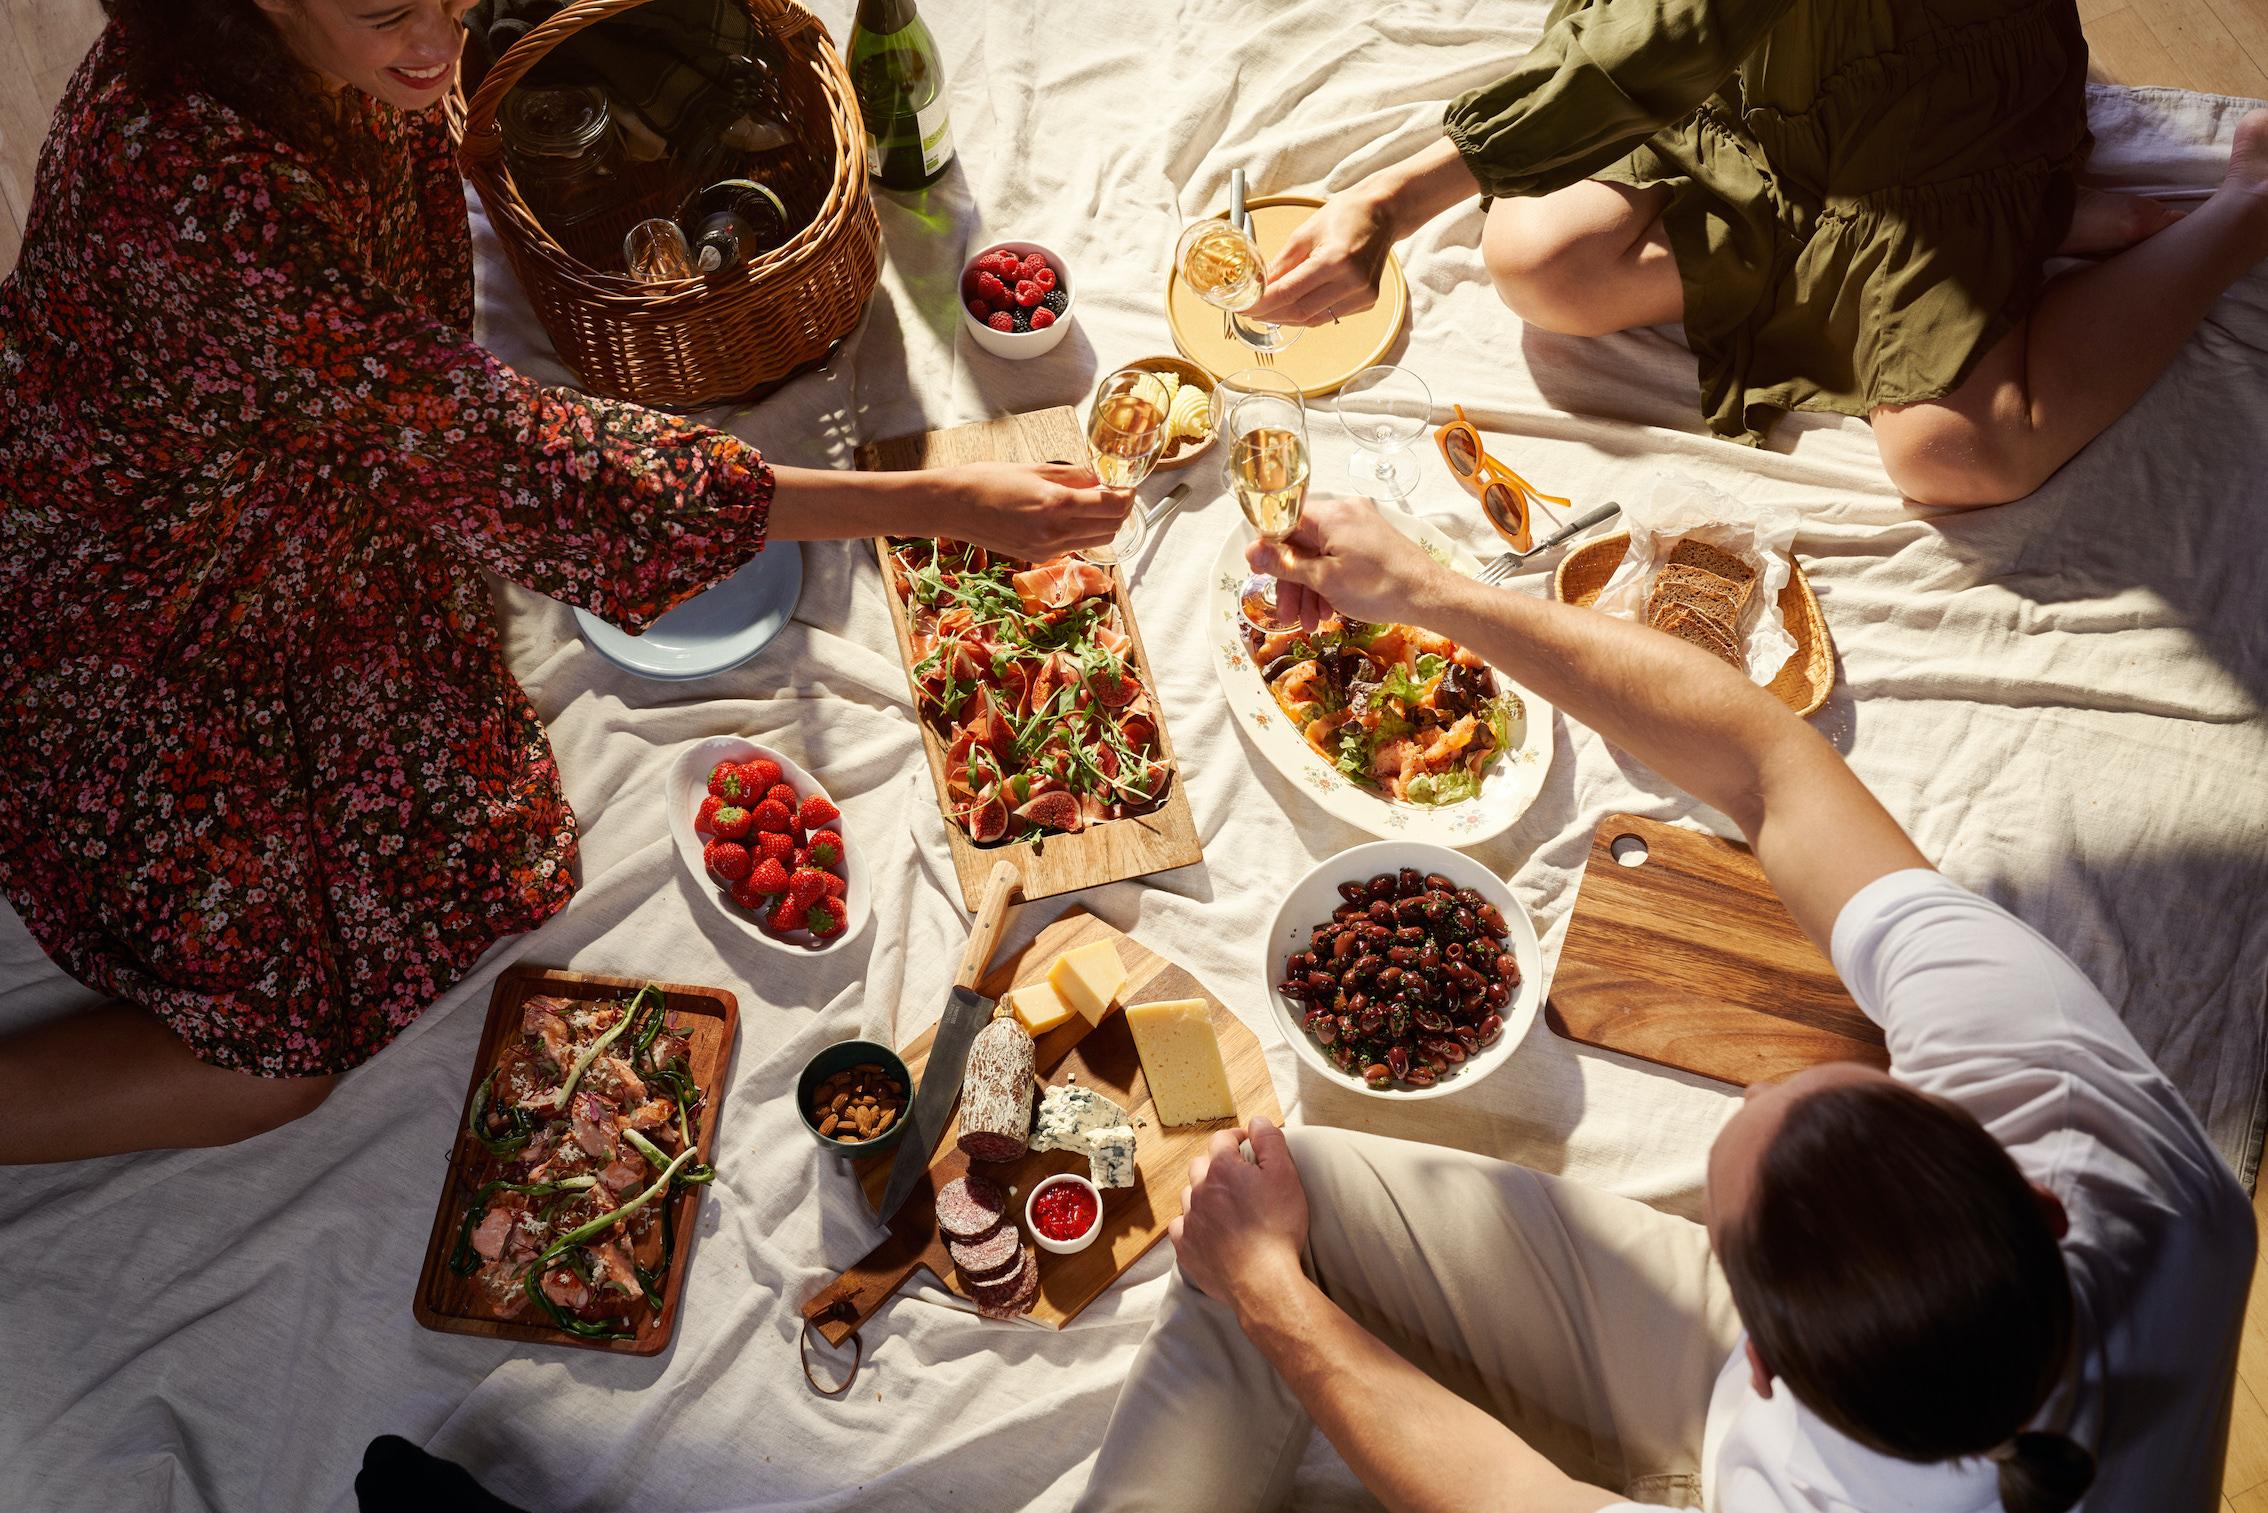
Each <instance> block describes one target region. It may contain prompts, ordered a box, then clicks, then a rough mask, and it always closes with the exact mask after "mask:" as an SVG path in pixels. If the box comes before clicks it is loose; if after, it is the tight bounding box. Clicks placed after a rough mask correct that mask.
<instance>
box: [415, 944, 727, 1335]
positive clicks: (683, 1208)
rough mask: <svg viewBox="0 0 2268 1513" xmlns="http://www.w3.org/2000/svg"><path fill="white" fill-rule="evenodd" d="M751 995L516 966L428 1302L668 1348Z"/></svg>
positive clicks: (497, 1017)
mask: <svg viewBox="0 0 2268 1513" xmlns="http://www.w3.org/2000/svg"><path fill="white" fill-rule="evenodd" d="M739 1015H740V1005H739V1001H738V1000H737V999H735V998H734V997H733V995H732V994H731V993H729V992H726V991H725V990H724V989H722V988H703V987H687V986H683V985H680V984H677V983H650V982H646V981H643V980H641V979H638V978H631V977H602V976H595V975H592V974H590V973H585V972H563V971H554V970H549V969H546V968H542V967H529V966H518V967H513V968H511V969H510V970H509V971H507V972H505V973H504V975H503V976H502V977H500V978H498V979H497V983H496V988H495V991H494V992H493V993H491V994H490V996H489V1006H488V1024H487V1027H486V1028H485V1029H484V1030H483V1031H482V1032H481V1038H480V1052H479V1054H478V1055H477V1056H476V1057H475V1058H474V1060H473V1072H472V1082H471V1085H470V1086H469V1087H467V1088H466V1090H465V1106H464V1113H463V1115H462V1117H460V1119H459V1120H458V1123H457V1140H456V1150H455V1154H454V1155H453V1156H452V1157H451V1159H450V1162H449V1175H448V1180H447V1181H446V1182H445V1183H444V1184H443V1186H442V1189H441V1202H440V1206H439V1207H438V1208H437V1209H436V1210H435V1211H434V1215H433V1234H432V1237H431V1238H430V1239H429V1240H428V1241H427V1242H426V1247H425V1266H424V1269H423V1270H422V1271H421V1272H420V1273H419V1274H418V1279H417V1296H416V1300H415V1303H414V1305H413V1308H412V1311H413V1313H414V1314H415V1315H416V1318H417V1321H418V1322H419V1323H420V1324H423V1325H424V1326H425V1327H426V1328H428V1329H437V1330H440V1331H442V1332H444V1333H448V1334H473V1335H484V1336H487V1337H490V1338H494V1339H511V1340H529V1341H533V1342H536V1343H539V1344H546V1345H573V1346H578V1347H581V1348H584V1349H591V1350H608V1351H613V1352H615V1353H617V1354H622V1355H653V1354H655V1353H656V1352H658V1351H660V1350H662V1349H663V1348H665V1347H666V1346H667V1345H668V1344H669V1340H670V1335H671V1334H672V1332H673V1331H674V1330H675V1329H676V1327H677V1315H678V1309H679V1306H680V1305H681V1304H682V1302H683V1301H684V1285H685V1265H686V1261H687V1259H688V1258H689V1257H690V1256H691V1255H692V1251H693V1236H694V1232H695V1229H696V1224H695V1219H696V1217H697V1215H698V1213H699V1211H700V1203H701V1194H702V1192H703V1190H704V1188H705V1187H706V1185H707V1183H708V1181H709V1179H710V1177H711V1176H713V1175H714V1173H713V1171H712V1169H711V1168H710V1167H709V1165H708V1161H709V1154H710V1151H711V1148H712V1147H713V1145H714V1143H715V1140H716V1132H717V1112H718V1106H719V1104H720V1103H721V1102H722V1101H723V1098H724V1088H725V1076H726V1071H727V1069H728V1066H729V1064H730V1062H731V1059H732V1041H733V1033H734V1029H735V1027H736V1025H737V1024H738V1021H739Z"/></svg>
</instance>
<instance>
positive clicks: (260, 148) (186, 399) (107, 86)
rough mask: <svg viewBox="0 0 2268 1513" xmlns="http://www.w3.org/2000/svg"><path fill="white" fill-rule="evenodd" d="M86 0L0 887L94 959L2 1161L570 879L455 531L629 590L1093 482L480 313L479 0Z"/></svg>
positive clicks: (531, 583)
mask: <svg viewBox="0 0 2268 1513" xmlns="http://www.w3.org/2000/svg"><path fill="white" fill-rule="evenodd" d="M108 4H109V8H110V10H111V12H112V16H113V22H112V25H111V27H110V28H109V30H108V31H107V32H106V33H105V34H104V35H103V37H102V39H101V40H100V41H99V42H98V43H97V44H96V45H95V48H94V50H93V51H92V52H91V53H90V54H89V55H88V58H87V60H86V62H85V63H84V64H83V65H82V66H81V67H80V69H79V71H78V74H77V75H76V77H75V78H73V80H72V81H71V84H70V86H69V88H68V90H67V91H66V94H65V96H64V99H63V103H62V106H61V108H60V110H59V111H58V113H57V116H56V121H55V126H54V129H53V132H52V133H51V135H50V137H49V139H48V141H47V144H46V148H45V151H44V153H43V155H42V157H41V161H40V168H39V177H38V183H37V188H36V191H35V195H34V200H33V204H32V207H31V214H30V221H29V224H28V226H27V227H26V233H25V238H24V249H23V255H22V261H21V263H20V265H19V266H18V268H17V269H16V271H15V273H14V275H13V276H12V277H11V278H9V279H8V280H7V281H6V282H5V283H0V604H4V605H5V606H6V614H5V616H4V617H0V891H4V892H5V893H6V895H7V897H8V899H9V901H10V902H11V903H12V904H13V905H14V906H15V908H16V910H17V911H18V912H19V913H20V914H21V915H22V917H23V919H24V921H25V923H26V925H27V926H28V927H29V928H30V930H31V932H32V934H33V935H34V936H35V937H36V938H37V939H38V940H39V942H40V944H41V945H42V946H43V947H44V948H45V949H46V950H47V952H48V953H49V954H50V955H51V956H52V957H53V958H54V959H55V960H56V961H57V962H58V963H59V964H61V965H62V966H63V967H64V968H65V969H66V970H67V971H69V972H70V973H71V974H72V975H73V976H75V977H77V978H78V979H79V980H80V981H82V982H84V983H87V984H88V985H90V986H92V987H94V988H96V989H98V990H100V991H101V992H103V993H106V994H109V995H111V996H112V997H113V999H115V1000H116V1001H114V1002H111V1003H108V1004H106V1005H104V1006H103V1007H100V1008H96V1009H93V1010H90V1011H86V1012H82V1013H77V1014H73V1015H69V1016H66V1017H64V1018H62V1019H58V1020H54V1021H51V1022H49V1023H47V1024H44V1025H39V1026H35V1027H33V1028H31V1029H29V1030H25V1031H21V1032H19V1033H17V1034H14V1035H12V1036H9V1037H6V1038H4V1039H0V1162H9V1161H33V1160H59V1159H68V1158H75V1157H81V1156H90V1155H99V1154H104V1153H108V1152H114V1151H122V1150H134V1149H146V1148H152V1147H160V1146H178V1145H200V1144H218V1143H224V1142H227V1141H231V1140H235V1139H240V1138H243V1137H244V1136H247V1135H249V1134H253V1133H256V1132H258V1131H260V1130H264V1129H267V1128H270V1127H272V1126H274V1125H277V1124H280V1123H283V1122H284V1121H286V1120H289V1119H292V1118H296V1117H298V1116H299V1115H301V1114H304V1113H306V1112H307V1111H308V1110H310V1109H312V1108H313V1107H314V1106H315V1105H316V1104H318V1103H320V1102H321V1101H322V1099H323V1097H324V1096H325V1094H326V1093H327V1092H328V1090H329V1088H330V1086H331V1084H332V1082H333V1081H334V1080H335V1079H336V1077H337V1075H338V1074H339V1073H341V1072H343V1071H345V1070H346V1069H348V1068H350V1067H353V1066H356V1065H358V1064H360V1063H361V1062H363V1061H365V1060H367V1059H368V1058H369V1057H370V1056H372V1055H374V1054H375V1053H376V1052H377V1051H378V1050H380V1049H381V1048H382V1047H384V1046H385V1044H386V1043H387V1042H388V1041H389V1040H391V1039H392V1038H393V1037H394V1035H396V1034H397V1033H399V1032H400V1030H401V1029H402V1028H403V1026H405V1025H407V1024H408V1023H409V1022H410V1021H411V1020H412V1019H414V1018H415V1017H416V1016H417V1015H418V1014H419V1013H420V1012H421V1011H422V1010H423V1009H424V1008H425V1007H426V1006H427V1005H428V1004H430V1003H432V1002H433V1000H434V999H435V997H437V996H438V995H439V994H440V993H442V992H443V991H444V990H445V989H447V988H448V987H449V985H450V984H451V983H452V982H454V981H456V980H457V979H458V978H459V977H460V976H461V975H462V974H463V973H464V972H465V970H466V969H467V968H468V967H469V966H470V965H471V964H472V963H473V962H474V961H475V960H476V959H477V958H478V957H479V956H480V955H481V954H482V953H483V952H484V951H485V950H487V949H488V948H489V947H490V946H491V945H493V944H494V943H495V942H496V941H498V940H499V939H501V938H503V937H505V936H507V935H510V934H513V933H515V932H518V931H524V930H527V929H530V928H532V927H534V926H535V925H536V924H538V923H539V922H541V921H542V920H544V919H545V918H547V917H548V916H550V915H551V914H553V913H554V912H556V911H557V910H558V909H559V908H560V907H561V906H562V905H563V904H564V903H565V902H566V900H567V898H568V896H569V894H570V893H572V892H573V890H574V887H575V880H574V863H575V856H576V839H575V835H576V832H575V819H574V816H573V814H572V813H571V812H570V811H569V810H568V807H567V803H566V799H565V797H564V795H563V794H562V792H561V789H560V781H559V769H558V767H557V764H556V763H555V762H554V761H553V759H552V755H551V750H550V746H549V743H548V742H547V741H546V739H545V735H544V729H543V726H542V724H541V722H540V721H539V720H538V719H537V717H536V714H535V711H534V710H533V709H532V708H530V706H529V704H528V701H527V699H526V697H525V696H524V695H523V694H522V693H521V691H520V689H519V687H518V686H517V684H516V683H515V682H514V681H513V679H512V677H511V675H510V673H509V672H508V671H507V670H506V668H505V665H504V659H503V656H502V654H501V650H500V647H499V644H498V637H497V633H496V629H495V625H494V622H493V616H492V612H491V607H490V602H489V597H488V594H487V591H486V589H485V586H484V584H483V581H482V578H481V569H483V568H487V569H491V570H493V571H495V572H497V573H498V574H500V575H502V576H504V577H506V578H509V579H511V580H513V581H515V582H518V583H522V584H525V585H527V586H528V587H530V588H533V589H535V590H537V591H538V592H541V593H545V594H549V595H551V596H552V597H554V598H557V599H561V600H563V601H566V602H568V603H571V604H576V605H580V606H582V607H584V608H586V609H589V610H591V611H592V612H593V613H595V614H598V615H600V616H603V617H604V618H606V619H608V620H611V621H613V622H615V623H617V624H620V625H623V626H626V627H630V628H633V629H636V628H642V627H644V626H645V625H648V624H650V623H651V622H652V621H653V620H654V619H655V618H656V617H657V616H659V615H660V614H662V613H663V612H664V611H665V610H667V609H668V608H669V607H670V606H671V605H673V604H675V603H676V602H678V601H679V600H681V599H683V598H685V597H686V596H687V595H689V594H692V593H695V592H697V591H698V590H700V589H702V588H704V587H706V586H707V585H709V584H711V583H714V582H716V581H718V580H719V579H721V578H723V577H725V576H727V575H729V574H730V573H731V572H732V571H733V570H735V569H736V568H738V567H739V566H740V565H741V564H742V563H744V562H745V561H746V560H747V559H748V558H749V557H750V556H751V555H752V554H754V553H755V552H757V551H759V550H761V549H762V547H763V544H764V541H765V539H766V537H767V536H768V535H770V536H778V537H782V538H786V539H815V538H825V537H837V538H840V537H857V536H864V535H867V534H870V533H873V532H877V531H895V530H912V529H917V528H918V529H921V530H924V531H941V532H947V533H950V534H954V535H961V536H966V537H967V538H969V539H971V540H976V541H982V542H986V543H988V544H990V545H993V546H996V547H998V548H999V549H1001V550H1004V551H1008V552H1011V553H1014V554H1017V555H1022V556H1030V557H1040V556H1047V555H1051V554H1053V553H1055V552H1058V551H1062V550H1065V549H1068V548H1070V547H1074V546H1079V545H1086V544H1092V543H1094V542H1098V541H1101V540H1104V539H1106V538H1108V536H1109V535H1110V533H1111V531H1112V529H1113V527H1114V526H1115V524H1116V522H1117V517H1118V515H1119V514H1120V513H1121V512H1122V511H1123V508H1124V503H1123V496H1122V495H1117V494H1109V495H1106V494H1105V493H1103V492H1102V491H1100V490H1098V489H1096V488H1094V487H1092V486H1091V485H1092V478H1091V476H1090V475H1088V474H1086V473H1085V472H1083V471H1081V470H1076V469H1069V468H1060V467H1037V468H1013V467H1006V466H994V467H979V468H970V469H965V470H955V471H953V472H947V473H930V474H924V475H920V476H919V479H918V481H916V480H915V479H914V478H913V477H912V476H910V475H900V476H896V477H893V476H889V475H860V474H849V473H834V472H825V471H819V472H807V471H798V470H794V469H789V468H772V467H769V466H767V465H766V464H765V463H764V462H763V461H762V459H761V458H760V457H758V455H757V454H756V452H755V451H754V450H752V449H751V448H749V447H748V446H746V445H744V444H743V443H741V442H740V441H737V440H735V439H734V438H732V437H731V436H728V435H725V434H723V433H720V432H717V431H714V430H709V429H707V428H704V427H701V426H698V425H694V424H691V423H689V422H686V421H682V420H677V419H672V418H670V417H668V416H664V415H660V414H656V413H653V412H651V411H648V410H644V409H640V408H638V407H636V406H634V405H628V404H619V403H614V402H610V401H606V400H599V399H592V398H588V397H585V396H583V395H580V394H577V393H574V392H572V391H565V390H555V389H545V388H541V387H539V386H537V385H536V384H534V383H531V382H529V381H528V380H527V379H524V378H522V377H520V376H518V375H517V374H515V373H513V372H512V371H511V370H510V369H508V368H506V367H505V366H504V365H502V364H501V363H499V362H498V361H497V360H496V359H495V358H493V357H491V356H490V355H489V354H488V353H486V352H485V351H483V350H482V349H481V348H479V347H478V346H476V345H474V344H473V340H472V335H471V332H472V315H473V282H472V259H471V248H470V236H469V230H468V226H467V221H466V214H465V206H464V199H463V191H462V187H461V184H460V181H459V178H458V175H457V172H456V170H455V167H454V164H453V161H452V158H451V155H450V147H449V142H448V137H447V132H446V129H445V124H444V121H443V118H442V114H441V112H440V111H439V110H438V109H437V108H436V107H437V106H438V103H439V101H440V99H441V97H442V95H443V94H444V93H445V91H446V89H447V87H448V84H449V81H450V78H451V76H452V74H453V66H454V63H455V61H456V57H457V52H458V48H459V46H460V44H461V42H462V40H463V30H462V25H461V17H462V14H463V12H464V11H465V10H466V9H467V8H468V6H467V4H466V0H108Z"/></svg>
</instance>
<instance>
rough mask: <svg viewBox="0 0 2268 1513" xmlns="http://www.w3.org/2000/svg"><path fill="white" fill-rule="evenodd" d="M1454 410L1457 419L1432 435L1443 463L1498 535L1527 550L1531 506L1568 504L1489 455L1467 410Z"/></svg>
mask: <svg viewBox="0 0 2268 1513" xmlns="http://www.w3.org/2000/svg"><path fill="white" fill-rule="evenodd" d="M1451 408H1453V409H1454V410H1456V412H1457V418H1456V419H1455V420H1453V421H1451V422H1449V424H1447V425H1445V426H1443V427H1442V428H1441V429H1440V430H1438V431H1435V432H1434V433H1433V440H1434V444H1435V445H1436V446H1438V447H1440V448H1441V460H1442V461H1443V462H1446V463H1447V464H1449V471H1450V472H1451V473H1454V474H1455V475H1456V477H1457V481H1458V482H1459V483H1461V484H1463V485H1464V486H1465V492H1466V493H1468V494H1470V495H1472V496H1473V497H1474V498H1475V499H1478V500H1479V501H1480V503H1481V513H1482V514H1484V515H1486V516H1488V523H1489V524H1490V525H1492V526H1494V527H1496V534H1498V535H1499V536H1502V537H1503V538H1504V539H1505V540H1506V541H1509V542H1511V543H1512V550H1514V551H1516V552H1524V551H1526V550H1527V549H1528V547H1529V544H1530V541H1529V537H1530V530H1529V527H1530V526H1531V524H1532V523H1533V522H1532V521H1531V519H1530V506H1531V505H1533V504H1538V503H1541V504H1556V505H1559V506H1560V507H1562V508H1567V507H1568V502H1567V501H1566V500H1564V499H1562V498H1560V497H1559V496H1558V495H1556V494H1546V493H1544V492H1542V491H1541V490H1539V489H1538V488H1537V487H1536V486H1535V485H1534V484H1532V483H1530V482H1528V480H1527V479H1525V478H1522V477H1521V476H1520V475H1519V474H1518V473H1515V472H1513V471H1512V470H1511V469H1510V468H1508V467H1506V466H1505V465H1504V464H1503V463H1501V462H1498V461H1497V460H1496V459H1495V458H1493V457H1491V456H1489V455H1488V448H1487V447H1485V446H1483V445H1482V444H1481V434H1480V428H1479V427H1477V426H1475V425H1474V424H1473V423H1472V422H1471V421H1469V420H1467V419H1466V418H1465V407H1464V406H1463V405H1454V406H1451Z"/></svg>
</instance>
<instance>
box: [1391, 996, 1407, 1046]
mask: <svg viewBox="0 0 2268 1513" xmlns="http://www.w3.org/2000/svg"><path fill="white" fill-rule="evenodd" d="M1386 1033H1387V1034H1389V1035H1391V1036H1393V1037H1394V1038H1395V1039H1396V1040H1400V1039H1403V1038H1404V1037H1406V1036H1407V1035H1408V1034H1409V1033H1410V1011H1409V1009H1408V1008H1407V1007H1406V1006H1404V1005H1402V1004H1396V1005H1394V1007H1393V1008H1392V1009H1390V1010H1389V1011H1388V1012H1387V1015H1386Z"/></svg>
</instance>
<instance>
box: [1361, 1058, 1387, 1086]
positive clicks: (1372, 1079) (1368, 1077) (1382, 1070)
mask: <svg viewBox="0 0 2268 1513" xmlns="http://www.w3.org/2000/svg"><path fill="white" fill-rule="evenodd" d="M1362 1080H1363V1081H1364V1082H1366V1083H1368V1084H1370V1086H1372V1087H1379V1088H1382V1087H1390V1086H1392V1085H1393V1081H1394V1072H1393V1069H1392V1068H1391V1067H1388V1066H1386V1065H1385V1064H1384V1063H1382V1062H1375V1061H1374V1062H1372V1063H1371V1064H1370V1065H1369V1066H1366V1067H1364V1068H1363V1069H1362Z"/></svg>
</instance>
